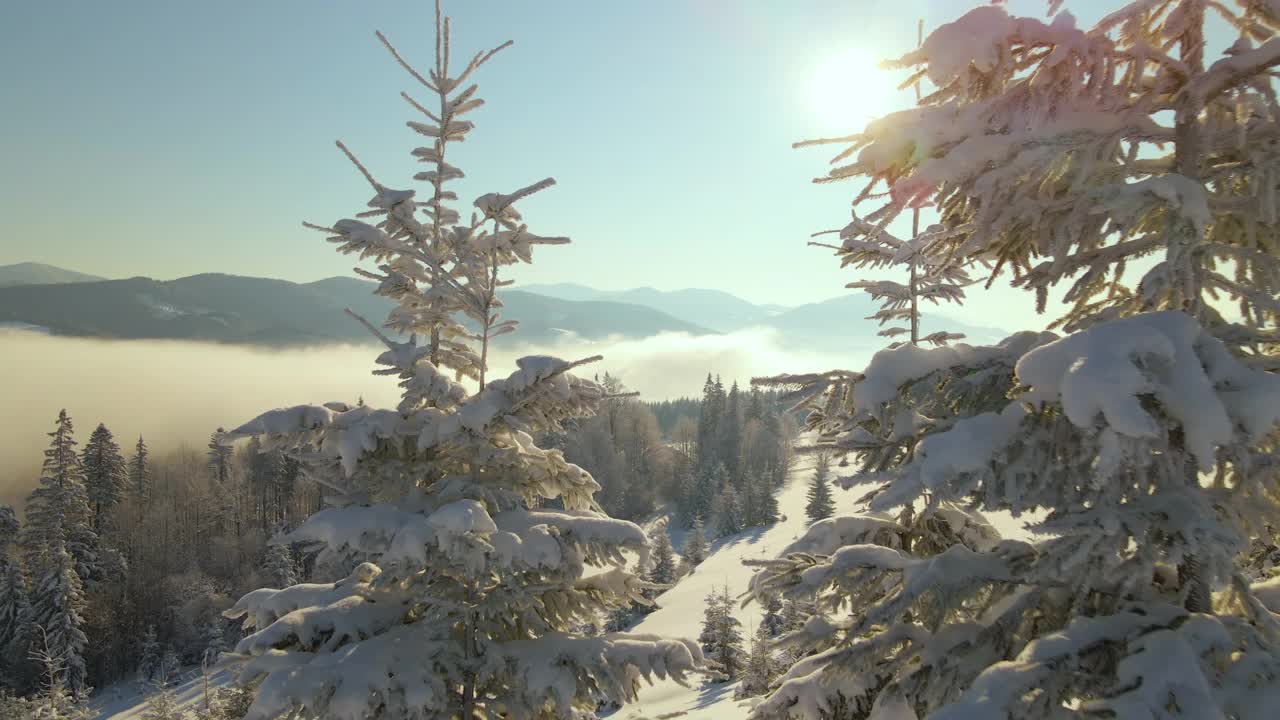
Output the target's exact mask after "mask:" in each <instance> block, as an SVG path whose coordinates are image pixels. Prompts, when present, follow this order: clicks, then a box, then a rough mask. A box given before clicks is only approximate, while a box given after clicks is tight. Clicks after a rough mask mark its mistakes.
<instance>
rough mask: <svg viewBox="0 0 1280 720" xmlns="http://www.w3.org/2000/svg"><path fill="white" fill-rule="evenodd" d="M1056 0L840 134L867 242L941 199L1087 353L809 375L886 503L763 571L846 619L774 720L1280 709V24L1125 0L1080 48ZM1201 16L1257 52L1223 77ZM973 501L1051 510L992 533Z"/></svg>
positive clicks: (970, 35)
mask: <svg viewBox="0 0 1280 720" xmlns="http://www.w3.org/2000/svg"><path fill="white" fill-rule="evenodd" d="M1063 4H1064V3H1061V2H1054V3H1050V12H1051V13H1052V14H1056V17H1055V18H1053V21H1052V22H1044V21H1041V20H1039V19H1035V18H1013V17H1010V16H1009V15H1008V12H1007V10H1006V9H1005V8H1004V7H1002V6H996V5H984V6H982V7H979V8H976V9H974V10H972V11H970V12H968V13H967V14H965V15H964V16H963V17H961V18H960V19H958V20H957V21H955V22H953V23H948V24H946V25H943V26H941V27H939V28H938V29H937V30H936V31H935V32H934V33H933V34H932V35H931V36H930V37H929V39H928V40H926V41H924V43H923V44H922V46H921V47H920V48H919V49H918V50H916V51H915V52H912V53H910V54H908V55H906V56H904V57H903V58H900V59H899V60H898V61H897V62H896V63H895V64H896V65H898V66H901V67H917V68H919V69H918V71H917V75H916V76H915V77H921V78H927V79H928V80H929V81H930V82H932V83H933V84H934V85H935V86H936V88H937V90H936V91H935V92H931V93H929V94H927V95H926V96H925V97H924V98H923V100H922V101H921V103H920V106H919V107H916V108H913V109H910V110H906V111H902V112H898V113H894V114H893V115H890V116H888V117H886V118H882V119H880V120H876V121H873V122H872V123H871V124H870V125H869V126H868V127H867V128H866V129H865V131H864V132H860V133H854V134H851V135H847V136H846V137H845V138H843V139H839V140H834V141H833V142H839V143H850V146H849V147H848V148H847V149H846V150H845V152H843V153H842V154H841V157H842V159H844V158H849V162H847V163H844V162H842V163H841V164H840V165H839V166H838V167H837V168H836V169H834V170H832V171H831V173H830V175H829V179H833V180H834V179H842V178H851V177H859V176H860V177H862V178H864V179H866V180H868V181H870V183H869V185H868V186H867V187H866V188H865V189H864V190H863V191H862V192H860V193H859V195H858V198H857V202H863V201H875V202H877V203H880V207H879V208H877V209H876V210H875V211H873V212H872V213H870V214H868V215H867V219H868V221H869V222H874V223H876V224H877V225H879V226H880V227H881V228H883V227H884V226H885V225H887V224H888V223H889V222H891V221H892V220H893V219H894V218H895V217H896V216H898V215H899V214H900V213H901V212H903V211H905V210H906V209H908V208H912V207H919V206H921V205H929V204H932V205H933V206H935V207H937V208H938V209H939V212H940V215H941V221H942V222H941V224H942V225H943V226H944V227H945V228H946V230H945V233H946V235H947V238H946V239H945V240H944V241H941V242H943V243H944V244H945V250H946V254H947V255H949V256H950V257H951V258H952V259H953V261H955V262H957V263H965V262H968V261H971V260H982V261H993V263H992V265H991V272H992V279H993V280H994V279H995V278H996V277H997V275H998V274H1000V273H1001V272H1003V271H1005V270H1010V271H1011V272H1012V273H1013V274H1014V279H1015V282H1016V283H1017V284H1018V285H1020V286H1023V287H1026V288H1029V289H1031V290H1033V291H1035V293H1036V295H1037V297H1036V302H1037V304H1038V306H1039V309H1041V310H1044V309H1046V304H1047V299H1048V293H1049V291H1050V290H1051V289H1054V288H1055V286H1056V285H1057V284H1058V283H1065V284H1066V285H1067V289H1066V293H1065V300H1066V302H1067V304H1068V305H1069V309H1068V310H1067V312H1066V314H1065V316H1064V317H1062V318H1061V319H1060V320H1059V322H1058V323H1056V326H1057V327H1061V328H1062V329H1064V330H1066V331H1067V332H1069V333H1070V334H1069V335H1067V336H1065V337H1062V338H1057V337H1054V336H1047V337H1046V336H1044V335H1036V334H1031V333H1023V334H1019V335H1018V336H1014V337H1011V338H1009V339H1008V340H1006V341H1005V342H1003V343H1001V344H1000V345H998V346H994V347H987V348H977V347H970V346H967V345H955V346H951V347H939V348H936V349H931V350H925V349H923V348H917V347H915V346H913V345H909V344H907V345H903V346H900V347H897V348H894V349H890V350H885V351H881V352H880V353H877V354H876V356H875V357H873V358H872V360H871V363H870V364H869V365H868V366H867V368H866V370H865V371H863V372H859V373H845V372H843V371H837V372H833V373H827V374H823V375H821V376H818V375H814V376H808V377H805V378H804V379H803V380H798V379H797V378H795V377H793V378H792V380H793V382H792V383H790V384H792V385H793V386H800V387H801V389H800V390H798V391H797V392H799V393H801V394H802V395H804V394H809V395H808V397H809V398H810V400H812V402H810V401H808V400H806V401H803V402H804V404H806V406H809V407H818V406H821V405H823V404H824V402H825V403H826V409H825V410H822V409H819V410H818V412H819V417H818V418H817V420H816V421H815V422H816V423H817V424H818V426H822V427H825V428H826V430H825V432H826V433H827V434H826V437H825V438H824V442H825V444H827V445H828V446H829V447H833V448H839V449H840V450H841V451H842V452H851V453H853V454H855V455H856V456H857V457H858V459H859V464H860V465H861V470H860V472H859V473H858V474H857V475H855V476H854V477H853V478H852V479H853V481H855V482H859V481H860V482H863V483H865V484H866V485H868V486H870V487H871V490H870V492H869V493H868V494H867V495H866V496H865V497H864V501H865V502H866V505H867V507H868V509H869V510H872V511H874V514H866V515H862V516H850V517H834V518H829V519H827V520H822V521H819V522H817V523H815V524H814V525H813V526H812V527H811V528H810V529H809V531H808V532H806V534H805V535H804V536H802V537H801V538H800V539H798V540H797V541H796V542H795V543H793V544H792V545H791V546H790V547H789V548H787V550H786V551H785V552H784V557H783V558H781V559H779V560H777V561H771V562H769V563H766V569H765V570H763V571H762V572H761V573H760V574H758V575H757V576H756V578H755V580H754V581H753V589H754V590H755V591H756V592H757V593H760V592H785V593H787V594H789V595H791V596H794V597H796V598H798V599H803V600H806V601H810V602H814V603H816V606H817V611H818V612H819V613H821V614H822V615H823V616H826V615H828V613H831V612H833V611H835V612H836V613H838V617H834V618H830V620H836V621H838V622H830V621H829V620H828V618H827V617H823V620H828V621H827V622H815V621H812V620H811V621H810V622H808V623H806V624H805V626H804V627H803V628H802V629H801V630H800V631H798V632H796V633H793V634H792V636H790V637H789V638H787V641H788V642H791V643H793V645H794V647H796V648H798V649H802V650H804V651H806V652H809V653H813V654H810V655H808V656H806V657H805V658H804V659H802V660H801V661H800V662H798V663H797V664H796V665H795V666H794V667H793V669H792V670H791V671H790V672H789V673H788V674H787V676H786V677H784V678H783V680H782V682H781V683H780V684H779V686H778V688H777V690H776V691H774V692H773V694H772V695H771V696H770V697H769V698H768V699H767V700H765V701H764V702H763V703H761V704H760V705H758V706H757V707H756V708H755V710H754V714H753V717H756V718H795V717H804V718H819V717H823V716H824V713H825V712H826V710H825V708H829V707H832V705H833V704H835V703H838V702H842V703H847V705H848V707H849V708H850V709H851V710H852V711H856V712H858V713H861V714H863V715H866V714H871V715H877V716H878V715H892V714H893V713H894V712H896V713H898V714H904V715H905V714H906V713H908V712H913V713H915V714H917V715H919V716H925V715H927V716H928V717H931V718H935V719H948V718H960V717H966V718H967V717H979V716H980V717H1046V718H1050V717H1064V718H1065V717H1084V716H1088V717H1094V716H1097V717H1162V718H1192V717H1196V718H1199V717H1214V718H1217V717H1238V718H1262V717H1268V716H1269V715H1270V714H1272V712H1273V709H1272V705H1273V704H1272V703H1271V702H1270V700H1269V699H1267V697H1265V696H1264V695H1263V694H1261V689H1262V688H1264V687H1272V686H1274V683H1276V682H1277V681H1278V680H1280V644H1278V643H1277V640H1276V635H1275V617H1274V615H1273V614H1271V613H1270V612H1268V610H1267V609H1266V607H1265V605H1264V604H1263V603H1264V599H1266V598H1268V597H1269V594H1268V593H1266V592H1264V591H1266V590H1269V589H1270V588H1269V587H1255V586H1251V585H1250V584H1249V582H1248V580H1247V579H1246V577H1245V573H1244V570H1245V568H1244V567H1243V565H1242V554H1243V551H1245V550H1246V549H1247V548H1248V545H1249V540H1250V538H1251V537H1253V536H1256V535H1258V534H1259V533H1260V532H1262V531H1263V529H1264V527H1265V525H1266V522H1267V521H1269V520H1271V519H1273V518H1274V517H1275V514H1276V513H1277V512H1278V511H1280V509H1278V508H1277V504H1276V496H1275V494H1274V493H1273V492H1272V487H1273V485H1274V482H1273V481H1274V477H1273V476H1274V473H1273V472H1268V471H1266V470H1263V469H1262V468H1263V467H1267V466H1269V465H1270V464H1271V460H1270V458H1273V456H1274V447H1275V445H1274V442H1275V433H1276V432H1277V429H1278V426H1280V377H1277V376H1276V374H1275V373H1274V369H1275V367H1276V364H1275V358H1276V353H1275V349H1274V348H1275V345H1276V341H1277V337H1276V335H1275V331H1274V328H1275V323H1276V321H1277V319H1278V318H1280V305H1277V304H1276V303H1275V302H1274V298H1275V296H1276V293H1277V290H1280V256H1278V255H1277V253H1276V248H1277V247H1278V246H1277V244H1276V238H1277V237H1280V222H1277V220H1276V214H1275V211H1274V208H1275V207H1276V203H1277V200H1278V197H1280V191H1278V188H1277V186H1276V184H1275V183H1274V181H1273V179H1272V178H1273V177H1274V176H1275V175H1276V174H1277V173H1280V155H1277V154H1276V153H1275V152H1274V150H1273V149H1271V147H1270V145H1269V143H1268V141H1266V140H1264V138H1270V137H1273V136H1275V135H1276V134H1277V132H1278V127H1280V113H1278V112H1277V110H1280V106H1278V105H1277V101H1276V99H1275V94H1274V92H1273V90H1272V89H1271V87H1270V83H1271V74H1272V73H1273V72H1274V68H1275V67H1276V66H1277V65H1280V40H1277V38H1276V37H1275V35H1276V31H1277V30H1280V16H1277V15H1276V13H1275V12H1274V8H1271V7H1269V6H1268V4H1266V3H1258V2H1253V1H1252V0H1242V1H1241V2H1238V3H1228V2H1223V3H1212V4H1210V3H1206V2H1204V1H1203V0H1168V1H1166V2H1132V3H1126V4H1122V5H1121V6H1120V7H1119V8H1118V9H1117V10H1116V11H1115V12H1112V13H1109V14H1106V15H1105V16H1104V17H1103V18H1102V19H1101V20H1100V21H1099V22H1098V23H1097V24H1096V25H1095V26H1094V27H1092V28H1088V29H1080V28H1077V27H1076V26H1075V19H1074V17H1072V16H1071V15H1070V14H1068V13H1066V12H1060V13H1059V12H1058V10H1059V8H1060V7H1061V6H1062V5H1063ZM1208 12H1212V13H1214V14H1215V15H1214V17H1215V21H1216V20H1217V19H1226V20H1227V24H1228V25H1229V26H1230V27H1231V28H1232V29H1233V30H1235V31H1236V32H1238V33H1239V37H1238V39H1237V41H1236V42H1235V43H1234V44H1233V45H1231V46H1230V47H1229V48H1228V49H1227V50H1226V51H1225V53H1224V54H1223V56H1222V57H1221V58H1218V59H1214V60H1212V61H1210V62H1206V50H1207V49H1208V46H1210V44H1209V43H1206V27H1208V25H1207V21H1206V13H1208ZM979 29H980V32H981V39H980V40H977V41H975V38H976V37H977V36H976V35H975V32H976V31H979ZM909 81H910V80H909ZM880 183H884V184H885V186H886V187H885V188H884V190H887V192H882V191H881V188H878V187H875V186H876V185H878V184H880ZM1153 256H1154V257H1153ZM1146 258H1151V259H1154V260H1156V262H1143V263H1140V264H1141V265H1142V272H1141V277H1140V278H1137V279H1136V281H1133V280H1130V279H1128V278H1126V276H1125V273H1124V271H1125V269H1126V268H1130V267H1132V266H1133V265H1134V262H1133V261H1135V260H1139V259H1146ZM1228 268H1229V269H1228ZM1215 300H1216V302H1215ZM1228 305H1234V306H1235V307H1236V308H1237V311H1236V312H1235V313H1234V314H1233V315H1232V316H1228V315H1226V314H1225V312H1224V309H1225V308H1227V306H1228ZM784 384H786V383H784ZM837 425H843V428H842V429H841V428H837ZM820 432H821V431H820ZM966 506H967V507H966ZM975 509H976V510H1012V511H1013V512H1014V513H1015V514H1021V513H1037V514H1038V515H1039V516H1040V517H1043V518H1044V520H1043V521H1041V522H1038V523H1034V524H1032V525H1031V526H1030V527H1031V529H1032V530H1034V531H1035V532H1036V535H1034V536H1033V537H1032V538H1031V539H1030V540H1029V541H1025V542H1024V541H1015V540H1000V539H999V538H998V536H996V535H995V533H994V531H993V530H992V529H991V528H990V526H989V525H987V524H986V523H985V522H984V521H983V520H982V519H981V517H980V516H978V515H977V514H976V513H974V512H973V510H975ZM895 515H896V519H894V520H890V519H889V518H893V517H895ZM800 578H803V580H802V581H801V580H800ZM832 648H843V649H847V650H842V651H840V652H831V649H832ZM890 708H892V711H891V710H890Z"/></svg>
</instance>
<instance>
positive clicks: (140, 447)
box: [129, 435, 151, 507]
mask: <svg viewBox="0 0 1280 720" xmlns="http://www.w3.org/2000/svg"><path fill="white" fill-rule="evenodd" d="M147 455H148V453H147V444H146V443H145V442H144V441H143V440H142V436H141V435H139V436H138V443H137V444H136V445H134V448H133V457H131V458H129V490H130V492H132V493H133V497H134V498H135V500H136V501H137V502H138V504H139V505H140V506H142V507H146V506H147V505H148V504H150V503H151V466H150V462H149V460H148V459H147Z"/></svg>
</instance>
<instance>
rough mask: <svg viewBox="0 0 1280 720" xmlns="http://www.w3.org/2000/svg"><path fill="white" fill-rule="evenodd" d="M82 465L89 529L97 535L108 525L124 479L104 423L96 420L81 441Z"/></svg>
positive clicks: (123, 469)
mask: <svg viewBox="0 0 1280 720" xmlns="http://www.w3.org/2000/svg"><path fill="white" fill-rule="evenodd" d="M80 462H81V464H82V465H83V466H84V485H85V491H86V493H87V496H88V500H89V509H90V511H91V512H92V513H93V520H92V527H93V531H94V532H95V533H97V534H98V535H99V536H102V535H103V534H105V533H106V532H107V531H108V530H110V529H111V523H112V517H113V513H114V511H115V508H116V506H117V505H119V504H120V501H121V499H123V497H124V491H125V485H126V483H127V482H128V479H127V474H128V473H127V470H126V467H125V461H124V456H123V455H121V454H120V446H119V445H117V444H116V440H115V437H113V436H112V435H111V431H110V430H108V429H107V426H106V425H104V424H102V423H98V427H97V428H95V429H94V431H93V434H92V435H90V436H89V441H88V442H86V443H85V444H84V452H83V455H82V456H81V459H80Z"/></svg>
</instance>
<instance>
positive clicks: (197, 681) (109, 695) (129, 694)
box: [89, 669, 231, 720]
mask: <svg viewBox="0 0 1280 720" xmlns="http://www.w3.org/2000/svg"><path fill="white" fill-rule="evenodd" d="M230 681H231V677H230V675H228V674H227V672H226V671H218V672H216V673H213V674H211V675H210V676H209V691H210V692H213V691H214V690H216V689H217V688H220V687H222V686H223V685H226V684H227V683H229V682H230ZM145 689H148V688H147V687H146V686H145V685H143V684H141V683H138V682H134V681H126V682H120V683H116V684H115V685H111V686H109V687H106V688H103V689H102V690H99V691H97V692H95V693H94V694H93V696H92V698H91V699H90V701H89V706H90V707H91V708H92V709H93V711H94V712H96V713H98V714H97V716H96V720H138V719H139V718H141V717H142V716H143V715H145V714H146V712H147V693H146V692H144V690H145ZM172 690H173V695H174V699H175V700H177V702H178V704H179V705H180V706H181V707H184V708H191V709H192V710H195V709H197V708H199V707H200V706H201V703H203V701H204V677H203V676H202V675H201V674H200V672H199V670H198V669H195V670H191V671H189V672H185V673H183V674H182V681H181V682H180V683H178V684H177V685H175V686H173V688H172Z"/></svg>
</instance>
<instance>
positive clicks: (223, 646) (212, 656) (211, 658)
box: [201, 618, 227, 666]
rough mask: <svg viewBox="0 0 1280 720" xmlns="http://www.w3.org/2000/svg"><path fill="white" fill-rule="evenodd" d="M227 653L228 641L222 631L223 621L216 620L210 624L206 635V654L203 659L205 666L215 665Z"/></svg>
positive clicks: (202, 655)
mask: <svg viewBox="0 0 1280 720" xmlns="http://www.w3.org/2000/svg"><path fill="white" fill-rule="evenodd" d="M226 651H227V641H226V638H225V636H224V633H223V630H222V619H221V618H215V619H213V620H212V621H210V623H209V627H208V628H207V629H206V630H205V634H204V652H203V653H201V659H202V661H203V663H204V664H205V665H209V666H211V665H214V664H216V663H217V662H218V657H219V656H220V655H222V653H224V652H226Z"/></svg>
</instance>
